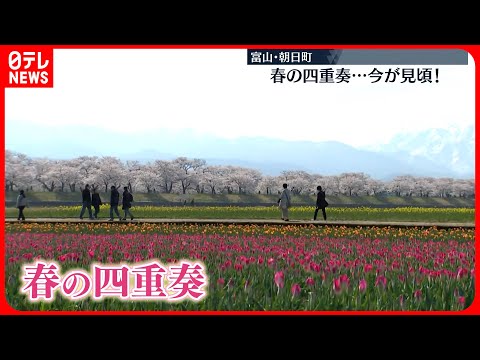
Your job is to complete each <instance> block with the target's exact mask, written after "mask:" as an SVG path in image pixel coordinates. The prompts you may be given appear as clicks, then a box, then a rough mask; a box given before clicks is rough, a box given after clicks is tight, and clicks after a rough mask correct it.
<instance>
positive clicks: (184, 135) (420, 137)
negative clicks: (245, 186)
mask: <svg viewBox="0 0 480 360" xmlns="http://www.w3.org/2000/svg"><path fill="white" fill-rule="evenodd" d="M35 126H38V129H35ZM32 127H33V128H32ZM24 130H25V127H23V125H22V124H13V125H12V124H9V125H8V126H7V127H6V138H5V142H6V149H7V150H11V151H18V152H21V153H24V154H26V155H28V156H31V157H47V158H52V159H69V158H73V157H78V156H84V155H89V156H115V157H118V158H119V159H121V160H138V161H141V162H147V161H153V160H157V159H161V160H171V159H174V158H176V157H179V156H186V157H190V158H200V159H204V160H206V162H207V164H210V165H235V166H243V167H251V168H255V169H258V170H260V171H261V172H262V173H263V174H265V175H278V174H279V173H280V172H281V171H283V170H304V171H306V172H309V173H312V174H321V175H339V174H341V173H343V172H363V173H365V174H368V175H370V176H371V177H372V178H376V179H379V180H388V179H391V178H393V177H395V176H397V175H413V176H432V177H453V178H473V177H474V165H475V156H474V155H475V140H474V130H473V126H472V127H471V128H467V129H464V130H461V131H460V130H458V129H451V130H444V129H431V130H428V131H423V132H418V133H416V134H414V135H405V134H401V135H398V136H396V137H394V138H393V139H392V140H391V141H390V142H389V143H388V144H386V145H377V146H376V147H375V148H368V149H366V148H363V149H359V148H355V147H353V146H350V145H347V144H343V143H340V142H337V141H322V142H311V141H286V140H279V139H270V138H265V137H258V136H253V137H242V138H237V139H233V140H230V139H223V138H219V137H215V136H212V135H205V134H198V133H195V132H194V131H192V130H182V131H173V130H162V131H145V132H138V131H133V132H132V133H131V134H128V133H121V132H117V131H116V130H115V129H114V128H113V130H112V131H108V130H104V129H97V128H90V127H85V126H77V127H72V126H59V127H55V128H53V127H52V129H51V130H50V131H49V132H47V133H46V135H44V136H42V138H38V137H37V136H36V134H38V133H39V131H41V133H45V127H40V126H39V125H31V124H30V125H29V131H24ZM17 132H18V133H19V134H20V133H21V134H22V135H23V136H22V137H17V136H15V138H14V140H9V139H10V138H11V137H9V134H17ZM19 138H21V139H22V140H21V141H19V140H18V139H19Z"/></svg>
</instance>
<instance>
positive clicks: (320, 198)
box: [313, 186, 328, 221]
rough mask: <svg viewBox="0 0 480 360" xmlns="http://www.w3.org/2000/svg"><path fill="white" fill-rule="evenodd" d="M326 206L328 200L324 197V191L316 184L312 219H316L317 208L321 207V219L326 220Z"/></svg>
mask: <svg viewBox="0 0 480 360" xmlns="http://www.w3.org/2000/svg"><path fill="white" fill-rule="evenodd" d="M327 206H328V202H327V200H326V199H325V191H323V190H322V187H321V186H317V201H316V204H315V212H314V213H313V221H315V220H317V214H318V210H320V209H322V215H323V220H327V212H326V211H325V208H326V207H327Z"/></svg>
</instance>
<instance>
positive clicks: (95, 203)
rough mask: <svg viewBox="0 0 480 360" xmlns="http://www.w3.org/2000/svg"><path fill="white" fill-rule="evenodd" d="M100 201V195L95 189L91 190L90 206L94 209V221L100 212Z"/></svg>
mask: <svg viewBox="0 0 480 360" xmlns="http://www.w3.org/2000/svg"><path fill="white" fill-rule="evenodd" d="M102 204H103V203H102V199H101V198H100V194H99V193H98V192H97V189H95V188H93V192H92V206H93V208H94V209H95V211H94V213H93V217H94V218H95V219H97V218H98V213H99V212H100V205H102Z"/></svg>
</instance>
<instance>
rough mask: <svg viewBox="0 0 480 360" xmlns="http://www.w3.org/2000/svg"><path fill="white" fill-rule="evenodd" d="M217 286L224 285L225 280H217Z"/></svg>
mask: <svg viewBox="0 0 480 360" xmlns="http://www.w3.org/2000/svg"><path fill="white" fill-rule="evenodd" d="M217 284H218V285H219V286H223V285H225V279H224V278H219V279H218V280H217Z"/></svg>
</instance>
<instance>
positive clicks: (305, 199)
mask: <svg viewBox="0 0 480 360" xmlns="http://www.w3.org/2000/svg"><path fill="white" fill-rule="evenodd" d="M5 195H6V200H7V201H15V200H16V197H17V195H18V194H17V193H16V192H7V193H5ZM134 195H135V201H136V202H154V203H160V204H172V203H173V204H181V203H183V201H184V200H186V201H187V203H188V204H189V203H190V201H191V200H192V199H194V201H195V203H209V204H212V205H215V203H222V204H224V203H231V204H232V205H235V204H275V203H276V201H277V199H278V195H261V194H253V195H238V194H225V195H210V194H186V195H182V194H160V193H155V194H153V193H152V194H147V193H135V194H134ZM27 196H28V199H29V200H30V201H58V202H63V201H69V202H70V201H74V202H77V201H78V202H80V199H81V194H80V192H75V193H71V192H64V193H61V192H28V193H27ZM100 196H101V198H102V200H103V201H108V199H109V197H110V194H105V193H104V192H100ZM327 200H328V202H329V203H330V205H332V206H343V205H345V206H349V205H361V206H389V207H391V206H418V207H444V206H447V207H475V201H474V199H463V198H434V197H431V198H419V197H397V196H353V197H350V196H345V195H339V196H327ZM293 203H294V205H309V206H310V205H313V204H315V197H314V196H294V198H293Z"/></svg>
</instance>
